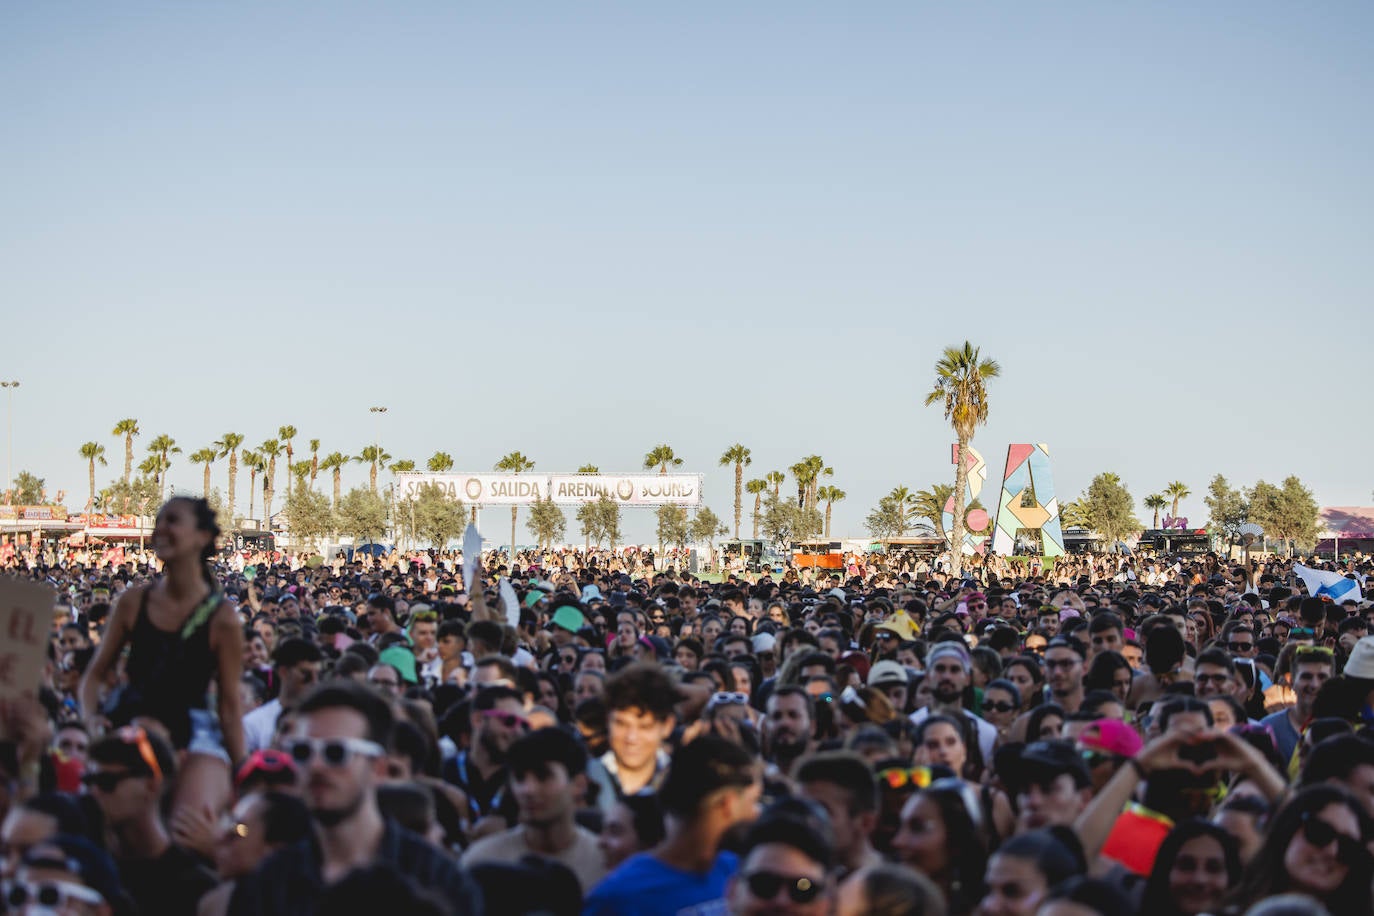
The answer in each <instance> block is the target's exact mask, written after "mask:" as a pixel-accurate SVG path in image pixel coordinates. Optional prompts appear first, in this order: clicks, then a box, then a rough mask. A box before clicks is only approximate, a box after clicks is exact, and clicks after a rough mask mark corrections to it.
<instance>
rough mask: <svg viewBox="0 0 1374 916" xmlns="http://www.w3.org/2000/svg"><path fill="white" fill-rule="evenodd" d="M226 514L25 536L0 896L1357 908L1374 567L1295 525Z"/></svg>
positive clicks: (870, 908) (119, 903)
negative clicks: (829, 535)
mask: <svg viewBox="0 0 1374 916" xmlns="http://www.w3.org/2000/svg"><path fill="white" fill-rule="evenodd" d="M219 537H220V531H219V528H218V526H217V524H216V520H215V517H214V513H213V511H211V509H210V507H209V506H208V504H206V503H205V502H204V501H201V500H194V499H187V498H175V499H173V500H171V501H169V502H168V503H167V504H166V505H164V506H163V507H162V509H161V511H160V513H159V514H158V517H157V521H156V525H155V527H154V529H153V531H152V537H151V543H150V548H151V552H150V554H149V555H140V554H137V553H133V552H130V554H128V555H125V556H121V557H118V558H117V559H118V562H116V558H113V557H111V555H110V554H109V553H108V552H105V553H100V554H96V553H87V554H83V555H81V556H79V557H78V556H75V555H74V554H71V553H67V554H64V555H55V554H50V555H48V556H34V555H32V554H28V555H26V554H24V553H23V552H9V553H8V554H7V555H6V559H5V560H4V561H3V563H2V565H3V567H4V571H5V572H7V573H8V574H11V575H19V576H23V577H26V578H33V579H38V580H44V581H47V582H49V583H50V584H51V585H52V586H53V587H54V589H55V592H56V594H57V596H58V598H57V604H56V609H55V612H54V619H53V633H52V640H51V644H50V646H49V651H48V658H47V666H46V669H45V673H44V679H43V683H42V685H41V687H40V689H39V690H38V692H37V694H36V697H35V698H34V699H32V700H30V699H20V700H14V701H9V702H6V703H4V704H0V725H3V727H4V735H5V738H6V740H4V741H3V742H0V772H3V773H4V776H5V781H4V791H3V792H0V809H3V810H2V811H0V813H3V815H4V816H3V822H0V873H2V874H0V877H3V891H4V905H5V907H6V908H7V909H8V910H12V911H15V912H45V913H46V912H60V913H72V914H109V913H113V914H195V913H200V914H222V913H232V914H249V913H267V914H275V913H281V914H287V913H290V914H298V913H307V914H308V913H320V914H344V913H376V912H379V911H386V910H387V909H388V908H390V909H391V911H394V912H406V913H420V914H436V916H439V914H469V913H471V914H478V913H489V914H520V913H549V914H562V913H568V914H574V913H583V914H588V916H602V914H605V916H610V914H660V913H661V914H764V913H795V914H839V916H857V914H878V916H889V914H890V916H905V914H913V916H916V914H925V916H944V914H952V916H962V914H970V913H979V914H985V916H1029V914H1038V916H1091V914H1103V916H1122V914H1142V916H1156V914H1169V916H1173V914H1179V916H1183V914H1186V916H1197V914H1257V916H1259V914H1266V916H1275V914H1312V916H1319V914H1329V916H1368V914H1370V913H1371V912H1374V904H1372V903H1371V881H1374V867H1371V866H1374V635H1370V633H1371V627H1374V602H1366V601H1348V602H1345V603H1340V604H1337V603H1333V602H1331V601H1330V600H1328V599H1326V598H1323V597H1319V596H1313V595H1309V594H1307V590H1306V587H1305V586H1304V584H1303V581H1302V579H1301V578H1300V577H1298V576H1296V575H1295V572H1294V567H1293V564H1292V562H1291V561H1288V560H1283V559H1275V558H1268V557H1266V558H1265V559H1264V560H1263V562H1261V561H1258V560H1256V561H1250V562H1234V561H1230V560H1228V559H1225V558H1219V557H1217V556H1215V555H1206V556H1200V557H1193V558H1189V557H1160V558H1157V559H1156V560H1155V561H1152V562H1151V563H1150V564H1148V565H1147V566H1142V567H1140V568H1139V569H1137V568H1135V567H1131V568H1127V567H1126V566H1125V565H1123V564H1122V563H1121V562H1119V561H1118V560H1115V559H1113V558H1109V557H1071V558H1064V559H1062V560H1060V561H1059V562H1055V563H1050V562H1045V563H1043V564H1041V563H1038V562H1037V563H1034V564H1024V563H1020V564H1018V563H1016V562H1011V561H1007V560H999V559H996V558H991V559H989V560H986V561H984V560H980V561H979V562H977V563H976V565H974V566H973V567H972V568H971V569H970V570H966V571H965V572H963V573H961V574H958V575H951V574H950V573H949V572H947V569H948V557H943V558H935V559H934V560H931V561H919V562H914V563H903V564H899V565H885V564H882V563H871V564H870V563H868V562H866V561H861V558H855V560H856V562H855V563H854V564H851V565H849V566H848V567H847V568H846V569H844V570H841V571H836V572H833V573H831V572H826V571H819V572H818V571H813V570H800V571H799V570H794V569H786V570H783V571H781V572H778V571H770V572H764V573H757V574H731V575H728V576H726V577H725V579H724V581H721V582H707V581H704V580H702V579H700V578H698V577H696V576H694V575H692V574H689V573H686V572H682V571H679V570H677V569H674V568H671V567H669V568H666V569H665V568H661V567H662V565H663V564H662V562H661V560H662V558H660V562H659V563H658V564H654V563H653V562H652V561H651V560H650V561H649V562H646V558H645V557H644V556H641V555H636V556H634V557H632V558H628V559H627V558H625V557H624V556H622V555H618V554H614V553H607V552H598V551H591V552H587V551H577V550H563V551H553V552H541V553H538V554H528V555H518V556H516V557H513V558H512V557H508V556H505V555H503V554H501V553H499V552H498V553H489V554H485V555H484V556H482V557H481V558H480V560H479V562H478V563H477V564H476V569H475V571H474V572H473V573H472V574H471V575H472V585H471V588H468V587H466V586H467V583H465V581H464V565H463V562H462V560H463V558H462V557H461V556H460V555H457V554H434V553H418V552H417V553H413V554H410V555H406V556H401V555H392V556H390V557H385V558H378V557H373V556H370V555H368V556H364V555H361V554H360V555H359V556H357V557H355V558H351V559H350V558H345V557H338V558H333V559H331V560H326V561H324V562H306V561H304V559H303V558H297V557H284V556H279V555H278V556H270V555H262V554H258V555H234V554H227V553H224V552H221V551H220V550H218V549H217V547H216V544H217V540H218V539H219ZM1371 565H1374V564H1371V562H1370V561H1369V560H1368V559H1367V558H1363V557H1359V556H1354V557H1348V558H1345V559H1343V560H1342V561H1340V563H1339V564H1334V563H1332V564H1327V568H1329V569H1332V570H1335V571H1338V572H1340V573H1341V574H1344V575H1347V576H1349V577H1352V578H1355V579H1357V580H1359V581H1360V583H1361V584H1362V585H1363V584H1364V581H1365V578H1366V577H1367V576H1368V574H1369V572H1370V568H1371Z"/></svg>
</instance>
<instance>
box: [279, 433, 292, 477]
mask: <svg viewBox="0 0 1374 916" xmlns="http://www.w3.org/2000/svg"><path fill="white" fill-rule="evenodd" d="M277 438H278V439H280V440H281V442H282V445H284V446H285V447H286V469H287V470H288V471H289V470H290V469H291V465H292V464H294V463H295V461H296V453H295V452H294V451H292V450H291V440H292V439H294V438H296V427H294V426H282V427H279V428H278V429H277Z"/></svg>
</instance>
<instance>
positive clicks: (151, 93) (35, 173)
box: [0, 0, 1374, 536]
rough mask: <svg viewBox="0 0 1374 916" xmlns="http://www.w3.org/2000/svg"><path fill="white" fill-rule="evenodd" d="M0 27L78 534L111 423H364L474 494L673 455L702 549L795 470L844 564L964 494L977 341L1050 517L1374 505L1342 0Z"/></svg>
mask: <svg viewBox="0 0 1374 916" xmlns="http://www.w3.org/2000/svg"><path fill="white" fill-rule="evenodd" d="M3 16H4V22H3V25H2V26H0V91H3V115H4V123H5V133H6V142H5V143H3V144H0V174H3V175H4V176H5V177H4V179H3V183H0V208H3V212H4V214H5V218H4V219H3V220H2V221H0V302H2V303H3V311H2V313H0V314H2V315H3V318H0V322H3V323H2V324H0V326H2V327H3V328H4V334H3V339H4V340H5V342H6V344H5V346H3V348H0V354H2V355H0V378H17V379H20V380H21V381H22V383H23V386H22V387H21V388H20V389H19V392H18V394H17V395H16V396H15V399H14V432H15V443H14V463H15V467H16V470H18V469H19V468H25V469H32V470H34V471H36V472H38V473H39V474H41V475H42V476H45V477H46V478H47V479H48V481H49V486H50V488H52V489H57V488H62V489H66V490H67V491H68V493H69V496H68V504H69V505H71V506H72V507H73V508H77V507H79V506H80V505H81V504H82V503H84V494H85V488H86V476H85V469H84V465H83V462H82V461H81V460H80V459H79V458H78V457H77V455H76V451H77V448H78V447H79V446H80V444H81V443H82V442H83V441H86V440H88V439H99V440H100V441H103V442H105V443H106V444H107V446H108V447H109V450H110V458H111V466H110V467H109V468H108V469H102V477H104V476H108V475H110V474H112V473H114V472H117V470H118V465H119V463H120V461H121V458H122V456H121V451H122V449H121V446H120V443H119V442H118V441H117V440H116V439H115V438H114V437H112V436H111V435H109V431H110V429H111V428H112V426H113V424H114V422H115V421H116V420H117V419H119V418H120V417H124V416H134V417H137V418H138V419H139V420H140V421H141V422H142V426H143V429H144V436H143V437H142V440H141V442H142V443H146V442H147V441H148V439H150V438H152V436H154V435H156V434H158V433H162V432H167V433H170V434H171V435H173V436H174V437H175V438H176V439H177V440H178V442H179V443H181V444H182V446H183V447H184V448H186V450H187V452H189V451H192V450H194V449H195V448H198V447H200V446H202V445H205V444H207V443H209V442H210V441H212V440H213V439H215V438H216V437H217V436H218V435H220V434H221V433H223V432H224V431H226V430H235V431H239V432H243V433H245V434H247V435H248V437H249V440H250V442H254V443H256V442H259V441H261V440H262V439H263V438H266V437H267V436H268V435H270V434H271V433H272V432H273V431H274V430H275V429H276V428H277V426H279V425H280V424H282V423H293V424H295V425H296V426H297V427H299V428H300V430H301V436H302V438H303V439H305V438H311V437H317V438H320V439H322V440H324V448H325V449H326V450H333V449H340V450H344V451H353V452H356V451H357V450H358V449H360V448H361V447H362V446H363V445H365V444H366V443H368V442H369V441H370V440H371V438H372V434H373V433H372V425H371V422H370V417H369V415H368V413H367V407H368V405H369V404H375V403H381V404H385V405H387V406H388V407H389V408H390V412H389V413H388V414H387V415H386V417H385V419H384V422H383V424H382V433H381V434H382V438H383V442H384V444H385V445H386V446H387V447H388V449H389V451H390V452H391V453H392V454H394V455H396V456H398V457H409V458H413V459H416V460H417V461H421V462H422V461H423V460H424V459H425V458H426V457H427V456H428V455H429V454H431V453H432V452H433V451H435V450H436V449H443V450H446V451H449V452H451V453H452V454H453V455H454V456H455V457H456V458H457V461H458V463H459V466H460V467H461V468H463V469H488V468H489V467H490V466H491V465H492V463H493V462H495V461H496V459H497V458H499V457H500V456H501V455H502V454H503V453H505V452H506V451H509V450H511V449H517V448H518V449H521V450H523V451H524V452H525V453H526V454H528V455H529V456H531V457H532V458H534V460H535V461H536V462H537V463H538V469H539V470H549V471H557V470H571V469H575V468H576V467H577V465H579V464H581V463H583V462H594V463H597V464H599V465H601V466H602V468H603V469H606V470H612V469H617V470H620V469H630V468H634V467H636V466H637V465H638V464H639V462H640V460H641V459H642V456H643V454H644V452H645V451H647V450H648V449H649V448H650V447H652V446H653V445H654V444H656V443H658V442H664V441H666V442H668V443H670V444H671V445H673V446H674V447H675V448H676V449H677V451H678V453H679V454H680V455H681V456H683V457H684V458H685V459H686V460H687V465H686V467H685V468H684V469H685V470H686V469H690V470H700V471H704V472H706V474H707V494H708V501H709V503H710V505H711V506H712V507H713V508H714V509H715V510H716V511H717V512H718V513H720V514H721V515H722V516H728V514H729V512H730V504H731V476H730V474H729V472H728V471H726V470H724V469H718V468H717V467H716V461H717V458H718V457H719V455H720V453H721V452H722V451H723V450H724V448H725V447H727V446H728V445H729V444H730V443H732V442H735V441H740V442H743V443H745V444H746V445H748V446H749V447H750V448H752V449H753V451H754V457H755V464H754V466H753V467H752V468H751V469H750V471H751V472H757V473H758V474H759V475H760V476H761V475H762V474H763V473H764V472H766V471H767V470H769V469H772V468H786V467H787V466H788V465H790V464H792V463H793V462H794V461H796V460H797V459H798V458H800V457H801V456H803V455H807V454H811V453H818V454H821V455H823V456H824V457H825V458H826V460H827V462H828V463H830V464H832V465H833V466H834V467H835V470H836V474H835V477H834V479H833V482H834V483H835V484H836V485H838V486H839V487H841V488H842V489H844V490H846V491H848V493H849V499H848V500H847V501H846V502H844V503H842V504H840V505H838V506H837V507H836V513H837V522H836V528H837V532H838V533H844V534H855V535H858V534H859V533H860V532H861V530H862V525H861V522H862V519H863V516H864V515H865V514H866V512H867V511H868V509H869V508H871V506H872V505H873V504H874V503H875V502H876V500H877V499H878V497H879V496H880V495H881V494H883V493H885V492H886V491H888V490H889V489H891V488H892V487H893V486H894V485H896V484H899V483H900V484H906V485H909V486H912V487H913V488H919V487H924V486H927V485H929V484H930V483H931V482H933V481H936V480H942V479H945V478H946V477H949V476H951V474H952V468H951V467H950V466H949V464H948V463H947V462H948V442H949V439H950V436H949V433H948V431H947V428H946V426H945V424H944V421H943V419H942V417H941V416H940V414H939V412H938V411H936V410H935V409H925V408H923V407H922V406H921V398H922V396H923V395H924V394H925V392H926V391H927V390H928V388H929V386H930V383H931V378H932V373H931V366H932V364H933V362H934V361H935V359H936V358H937V357H938V355H939V352H940V350H941V348H942V347H944V346H945V345H948V344H952V343H957V342H960V341H962V340H964V339H965V338H968V339H971V340H973V341H974V342H975V343H977V344H979V345H981V346H982V348H983V350H984V352H985V353H986V354H988V355H990V356H993V357H995V358H996V359H998V360H999V361H1000V362H1001V363H1002V367H1003V377H1002V378H1001V379H999V380H998V381H996V382H995V383H994V385H993V388H992V397H993V402H992V416H991V420H990V422H989V423H988V425H987V427H986V428H985V429H983V430H981V431H980V433H979V435H978V439H977V442H976V444H977V445H978V446H979V447H980V448H981V449H982V450H983V453H984V454H985V455H986V456H987V457H988V459H989V464H990V465H992V466H993V471H992V473H991V474H990V477H992V478H994V479H993V480H992V481H990V482H991V483H993V484H995V482H996V480H995V478H997V477H998V475H999V472H1000V466H1001V463H1002V460H1003V458H1004V456H1005V450H1006V446H1007V444H1008V443H1009V442H1013V441H1045V442H1048V443H1049V444H1050V446H1051V449H1052V453H1053V455H1054V459H1055V463H1056V464H1055V472H1056V475H1057V485H1058V489H1059V492H1060V494H1061V496H1064V497H1066V498H1068V497H1072V496H1074V495H1076V494H1077V493H1079V492H1080V491H1082V490H1083V489H1084V488H1085V487H1086V486H1087V484H1088V482H1089V480H1090V479H1091V477H1092V476H1093V475H1094V474H1095V473H1097V472H1099V471H1103V470H1112V471H1115V472H1117V473H1119V474H1121V475H1122V477H1123V478H1124V479H1125V480H1126V482H1127V484H1128V485H1129V486H1130V488H1131V491H1132V493H1133V495H1134V496H1135V497H1136V498H1137V500H1140V499H1142V498H1143V497H1144V496H1145V495H1146V494H1148V493H1150V492H1152V491H1153V490H1154V489H1157V488H1160V487H1162V486H1163V484H1164V483H1166V482H1167V481H1169V480H1173V479H1181V480H1184V481H1186V482H1188V483H1189V484H1191V485H1192V487H1193V489H1194V492H1195V494H1196V495H1195V496H1194V498H1192V499H1190V500H1188V501H1187V502H1186V503H1185V510H1186V513H1185V514H1188V515H1191V516H1193V517H1198V518H1200V517H1203V516H1205V509H1204V508H1203V506H1202V503H1201V499H1200V495H1201V491H1202V490H1203V489H1205V486H1206V483H1207V481H1208V479H1209V478H1210V477H1211V476H1212V475H1213V474H1215V473H1217V472H1222V473H1225V474H1226V475H1227V476H1228V477H1229V478H1230V479H1231V480H1232V482H1233V483H1240V484H1250V483H1253V482H1254V480H1255V479H1256V478H1259V477H1263V478H1265V479H1270V480H1275V479H1281V478H1282V477H1283V476H1285V475H1287V474H1289V473H1296V474H1298V475H1299V476H1301V477H1302V478H1303V479H1304V480H1305V481H1307V482H1308V483H1309V485H1311V486H1312V487H1313V489H1314V490H1315V491H1316V494H1317V496H1318V499H1319V500H1320V501H1321V502H1322V503H1323V504H1326V505H1334V504H1351V503H1355V504H1367V503H1368V502H1369V501H1370V490H1371V488H1374V477H1372V476H1371V474H1370V472H1369V461H1368V460H1367V458H1365V457H1364V456H1366V455H1368V454H1369V453H1370V451H1371V447H1374V431H1372V430H1374V427H1371V425H1370V423H1369V422H1368V419H1367V416H1366V411H1365V410H1364V409H1362V408H1361V407H1360V404H1361V403H1362V402H1363V398H1362V397H1361V396H1360V392H1361V391H1362V386H1363V384H1364V377H1365V375H1366V374H1367V372H1368V354H1369V339H1370V333H1371V330H1374V318H1371V307H1372V306H1374V273H1371V271H1370V269H1369V266H1370V261H1369V258H1370V252H1371V250H1374V192H1372V191H1371V173H1370V150H1371V148H1372V147H1374V142H1371V141H1374V128H1372V127H1371V122H1370V119H1369V117H1368V111H1369V100H1370V98H1374V6H1371V5H1370V4H1369V3H1365V2H1349V3H1328V4H1320V5H1311V4H1296V3H1291V2H1254V0H1247V2H1244V3H1240V2H1235V3H1220V2H1219V3H1206V4H1195V3H1152V4H1112V3H1101V2H1078V3H1049V2H1037V3H1030V4H1013V3H1003V4H975V3H959V4H948V3H932V2H921V3H867V4H843V5H837V4H802V3H793V2H787V3H750V4H733V3H694V4H640V3H622V4H593V3H579V4H555V3H547V4H540V3H528V4H485V5H476V4H463V3H452V2H443V3H440V2H434V3H428V2H419V0H416V2H408V3H366V4H364V3H346V2H329V3H299V4H267V3H250V2H232V3H229V2H219V3H209V2H207V3H163V4H145V3H136V2H121V3H95V2H66V3H27V4H10V5H9V6H7V7H6V9H5V11H4V14H3ZM142 448H143V446H142V444H140V445H139V451H140V456H141V454H142ZM171 479H172V482H173V483H174V484H176V485H178V486H180V487H188V488H198V487H199V481H200V473H199V470H198V469H196V468H194V467H191V466H190V465H188V464H187V463H186V462H185V460H184V459H182V460H181V461H180V462H178V463H177V464H175V465H174V466H173V469H172V473H171ZM349 480H350V482H357V481H361V480H363V473H362V468H361V466H356V467H355V468H354V469H353V470H352V471H350V474H349ZM216 483H217V485H219V486H223V485H224V480H223V470H222V469H221V470H220V471H218V472H217V474H216ZM241 486H246V482H245V483H244V484H242V485H241ZM246 497H247V493H246V491H244V492H241V493H240V496H239V499H240V501H241V502H242V501H244V500H246ZM1140 512H1141V513H1142V514H1143V513H1144V509H1143V507H1142V508H1141V509H1140ZM491 524H495V523H489V525H488V527H490V526H491ZM500 524H501V525H504V524H505V523H504V522H501V523H500ZM747 524H748V522H747V514H746V527H747ZM522 527H523V526H522ZM648 530H649V525H648V524H647V522H645V523H644V524H643V525H642V531H641V530H640V529H639V528H638V527H636V528H631V532H632V533H635V532H636V531H640V536H643V535H644V534H647V531H648ZM489 533H491V532H489Z"/></svg>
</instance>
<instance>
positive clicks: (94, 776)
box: [81, 770, 149, 792]
mask: <svg viewBox="0 0 1374 916" xmlns="http://www.w3.org/2000/svg"><path fill="white" fill-rule="evenodd" d="M148 775H149V774H147V773H130V772H129V771H128V770H125V771H124V772H122V773H120V772H116V771H114V770H101V771H99V772H97V773H83V774H82V776H81V783H82V785H86V786H90V787H91V788H93V789H99V790H100V791H102V792H113V791H114V790H115V789H117V788H119V784H120V783H121V782H123V781H124V780H126V779H136V778H139V777H144V776H148Z"/></svg>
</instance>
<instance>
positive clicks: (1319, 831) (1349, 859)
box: [1302, 811, 1369, 866]
mask: <svg viewBox="0 0 1374 916" xmlns="http://www.w3.org/2000/svg"><path fill="white" fill-rule="evenodd" d="M1302 836H1303V839H1305V840H1307V842H1309V843H1311V844H1312V845H1313V846H1315V847H1317V848H1318V849H1325V848H1326V847H1327V846H1330V845H1331V841H1332V840H1335V841H1336V858H1337V860H1339V861H1340V862H1341V864H1343V865H1347V866H1354V865H1359V864H1362V863H1364V862H1365V861H1367V860H1368V859H1369V851H1368V850H1367V849H1365V847H1364V844H1363V843H1361V842H1360V841H1359V840H1356V839H1354V838H1352V837H1348V836H1346V835H1345V834H1343V833H1341V832H1339V831H1338V830H1337V829H1336V828H1335V827H1332V826H1331V824H1330V823H1328V822H1326V821H1324V820H1322V819H1321V818H1319V817H1317V815H1316V812H1314V811H1308V812H1307V813H1306V814H1304V815H1303V816H1302Z"/></svg>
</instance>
